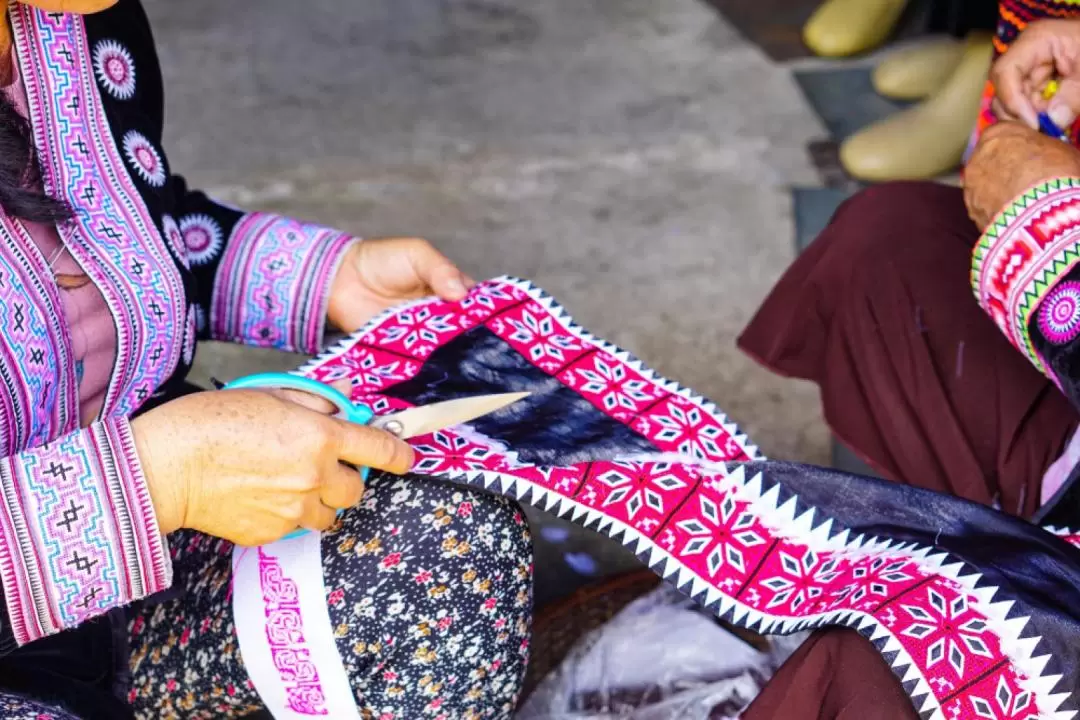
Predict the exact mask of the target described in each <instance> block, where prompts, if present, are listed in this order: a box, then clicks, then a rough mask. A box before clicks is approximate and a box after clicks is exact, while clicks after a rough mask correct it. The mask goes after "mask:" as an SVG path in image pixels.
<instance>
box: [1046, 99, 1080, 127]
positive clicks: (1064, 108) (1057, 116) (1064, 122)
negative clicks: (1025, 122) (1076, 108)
mask: <svg viewBox="0 0 1080 720" xmlns="http://www.w3.org/2000/svg"><path fill="white" fill-rule="evenodd" d="M1046 114H1047V115H1049V116H1050V119H1051V120H1053V121H1054V124H1055V125H1057V126H1058V127H1059V128H1061V129H1062V130H1067V129H1068V128H1069V126H1070V125H1072V123H1073V120H1074V119H1075V118H1074V116H1073V111H1072V109H1071V108H1069V106H1068V105H1064V104H1055V105H1051V106H1050V107H1049V108H1048V109H1047V111H1046Z"/></svg>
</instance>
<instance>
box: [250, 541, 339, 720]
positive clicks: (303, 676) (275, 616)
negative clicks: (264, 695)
mask: <svg viewBox="0 0 1080 720" xmlns="http://www.w3.org/2000/svg"><path fill="white" fill-rule="evenodd" d="M258 552H259V585H260V587H261V588H262V595H263V602H264V603H265V612H266V639H267V642H268V643H269V644H270V654H271V657H272V658H273V662H274V666H275V667H276V668H277V671H278V674H279V676H280V677H281V681H282V684H283V685H284V687H285V696H286V703H287V704H288V707H289V709H290V710H292V711H294V712H296V713H299V714H301V715H327V714H329V713H328V712H327V710H326V697H325V695H324V693H323V690H322V686H321V685H320V683H319V673H318V671H317V670H316V668H315V664H314V663H313V662H311V659H310V657H311V653H310V651H309V649H308V647H307V644H306V642H305V641H304V619H303V614H302V612H301V610H300V594H299V592H298V590H297V587H296V583H295V582H293V581H292V580H290V579H289V578H287V577H285V575H284V573H283V572H282V569H281V565H280V564H279V563H278V561H277V558H275V557H274V556H273V555H269V554H267V553H266V552H265V551H264V549H263V548H259V549H258Z"/></svg>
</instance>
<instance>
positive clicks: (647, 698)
mask: <svg viewBox="0 0 1080 720" xmlns="http://www.w3.org/2000/svg"><path fill="white" fill-rule="evenodd" d="M805 637H806V636H805V634H803V635H799V636H792V637H789V638H770V639H769V641H768V646H767V648H765V649H757V648H755V647H752V646H751V645H750V644H749V643H747V642H746V641H745V640H743V639H742V638H740V637H738V636H736V635H734V634H733V633H731V632H729V631H728V630H726V629H724V628H723V627H722V626H721V625H720V624H719V623H717V621H716V620H715V618H714V617H712V616H711V615H708V614H705V613H704V612H702V611H701V610H700V609H699V608H698V607H697V606H696V605H694V604H693V603H692V602H691V601H690V600H688V599H687V598H686V597H685V596H683V595H682V594H680V593H678V592H677V591H676V590H674V589H673V588H670V587H668V586H666V585H665V586H661V587H660V588H658V589H656V590H654V591H653V592H651V593H649V594H648V595H645V596H644V597H641V598H639V599H638V600H635V601H634V602H633V603H631V604H630V605H628V606H627V607H626V608H625V609H624V610H623V611H622V612H621V613H619V614H618V615H617V616H616V617H615V618H613V619H612V620H611V621H610V622H608V623H607V624H606V625H604V626H603V627H602V628H599V629H598V630H596V631H594V632H593V633H591V634H590V635H587V636H586V637H584V638H583V639H582V640H581V641H579V642H578V644H577V645H575V646H574V648H573V649H572V650H571V652H570V653H569V655H568V656H567V658H566V659H565V660H564V661H563V663H562V664H561V665H560V666H559V668H558V669H557V670H555V671H554V672H552V673H551V674H550V675H548V677H546V678H544V680H543V681H542V682H541V683H540V685H539V687H537V689H536V690H535V691H534V692H533V694H532V695H531V696H530V697H529V699H528V700H527V701H526V702H525V704H524V705H523V706H522V707H521V708H520V709H519V710H518V713H517V715H516V716H515V717H516V720H554V719H555V718H558V719H560V720H607V719H608V718H625V719H627V720H720V719H723V718H735V717H738V714H739V713H740V712H741V711H742V710H743V709H744V708H745V707H746V706H747V705H749V704H750V701H751V700H753V699H754V697H756V696H757V694H758V692H760V691H761V688H762V687H764V685H765V683H766V682H767V681H768V679H769V677H771V676H772V673H773V672H774V671H775V669H776V668H777V667H779V665H780V664H781V663H782V662H783V661H784V660H785V659H786V658H787V657H788V656H789V655H790V654H791V653H792V652H793V651H794V650H795V648H797V647H798V645H799V643H801V642H802V640H803V639H805Z"/></svg>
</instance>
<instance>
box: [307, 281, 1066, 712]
mask: <svg viewBox="0 0 1080 720" xmlns="http://www.w3.org/2000/svg"><path fill="white" fill-rule="evenodd" d="M480 324H484V325H485V326H486V327H488V328H489V329H491V330H492V331H493V332H495V333H496V334H497V335H499V336H500V337H502V338H503V339H504V340H506V341H507V342H510V343H512V344H514V345H515V347H516V348H517V349H518V351H519V352H520V353H521V354H522V356H523V357H527V358H530V359H531V360H532V362H534V363H535V364H537V365H538V366H539V367H543V368H544V369H545V370H546V371H547V372H548V373H549V374H551V375H552V376H555V377H558V378H559V379H560V380H561V381H562V382H563V383H564V384H566V385H567V386H569V387H572V388H574V389H575V390H576V391H577V392H579V393H580V394H581V395H582V396H583V397H585V398H588V399H589V400H590V401H591V402H592V403H593V405H595V406H596V407H597V408H598V409H600V410H602V411H603V412H606V413H608V414H610V415H611V416H612V417H616V418H618V419H620V420H621V421H622V422H624V423H626V424H629V425H630V426H632V427H634V428H635V429H637V430H638V431H639V432H641V433H642V434H643V435H645V436H646V437H649V438H650V439H651V440H652V441H653V442H654V443H655V444H656V445H657V446H658V447H659V448H660V449H661V450H662V451H665V452H667V453H669V454H663V455H660V454H658V455H656V456H649V457H633V458H617V459H614V460H610V461H601V462H592V463H581V464H577V465H571V466H566V467H542V466H536V465H530V464H526V463H522V462H520V460H519V458H518V457H516V456H515V455H513V454H512V453H506V452H501V451H500V450H499V449H497V448H495V447H493V445H492V444H491V443H486V442H482V441H480V440H478V439H476V438H473V437H472V436H471V435H470V434H468V433H458V432H454V431H444V432H439V433H434V434H432V435H429V436H427V437H423V438H416V439H415V440H414V441H413V443H414V448H415V450H416V452H417V461H416V465H415V466H414V468H413V470H414V472H418V473H421V474H425V475H432V476H436V477H439V478H444V479H451V480H454V481H457V482H462V483H467V484H470V485H474V486H476V487H479V488H483V489H487V490H490V491H493V492H498V493H501V494H504V495H507V496H509V497H513V498H516V499H518V500H520V501H522V502H528V503H530V504H532V505H534V506H536V507H538V508H540V509H542V510H547V511H550V512H554V513H556V514H558V515H560V516H563V517H567V518H568V519H571V520H572V521H574V522H577V523H579V524H581V525H583V526H585V527H588V528H592V529H595V530H597V531H598V532H602V533H604V534H606V535H608V536H610V537H612V538H614V539H616V540H619V541H620V542H622V543H623V544H624V545H626V546H627V547H629V548H630V549H632V550H633V551H634V552H636V553H637V554H638V556H639V557H641V558H642V559H643V560H645V561H646V562H648V564H649V565H650V567H652V568H653V569H655V570H656V571H657V572H658V573H659V574H661V575H662V576H663V577H665V578H667V579H668V580H669V581H671V582H672V583H673V584H675V585H676V586H677V587H679V588H680V589H682V590H683V591H684V592H686V593H687V594H688V595H690V596H691V597H693V598H695V599H696V600H697V601H698V602H700V603H701V604H702V605H703V606H705V607H708V608H710V609H711V610H712V611H713V612H715V613H716V614H717V615H720V616H723V617H725V618H728V619H730V620H732V621H733V622H735V623H737V624H739V625H742V626H746V627H750V628H752V629H754V630H758V631H761V632H764V633H768V632H782V633H789V632H795V631H798V630H803V629H809V628H814V627H820V626H824V625H846V626H848V627H851V628H854V629H857V630H858V631H860V632H861V633H862V634H864V635H866V636H868V637H869V638H870V639H871V640H872V641H874V642H875V643H876V644H877V645H878V647H879V648H880V649H881V650H882V652H883V654H884V656H885V657H886V658H888V661H889V662H890V663H891V665H892V667H893V668H894V670H895V671H896V672H897V673H898V674H899V675H900V676H901V677H902V679H903V680H904V682H905V684H906V687H907V688H908V689H909V692H910V694H911V697H912V699H913V701H914V702H915V704H916V708H917V709H918V710H919V711H920V712H921V713H924V714H926V715H927V716H936V715H937V714H938V713H942V714H943V716H944V717H949V718H976V717H982V718H1000V719H1006V718H1009V719H1012V718H1016V719H1017V720H1019V719H1020V718H1026V717H1029V716H1031V715H1033V714H1038V713H1050V712H1053V711H1055V710H1056V709H1057V708H1058V707H1060V705H1061V703H1062V702H1064V701H1065V700H1066V699H1067V697H1068V693H1062V694H1055V693H1054V690H1055V685H1056V682H1057V678H1056V677H1055V676H1051V675H1046V674H1045V659H1041V658H1037V657H1033V652H1034V649H1035V644H1036V642H1037V639H1032V638H1024V637H1021V635H1022V634H1023V632H1024V627H1025V625H1026V624H1027V619H1026V618H1024V617H1010V616H1009V612H1010V608H1011V607H1012V604H1011V603H1009V602H1006V601H1001V600H998V599H996V598H997V595H998V589H997V588H995V587H991V586H986V585H985V582H984V581H983V580H982V578H981V577H980V576H979V575H978V574H976V573H973V572H971V571H970V570H968V569H966V568H965V566H964V565H963V564H962V563H959V562H956V561H955V559H954V558H951V557H950V556H949V555H947V554H946V553H943V552H940V551H937V550H936V549H934V548H931V547H925V546H919V545H916V544H914V543H908V544H893V543H890V542H887V541H884V540H880V539H878V538H875V537H873V536H867V535H856V534H854V533H853V532H851V531H849V530H848V529H845V528H842V527H839V526H838V525H837V524H836V523H834V521H832V520H831V519H828V518H822V517H815V512H816V511H815V510H814V509H813V508H805V506H802V505H800V504H799V500H798V498H795V497H790V498H786V499H785V501H784V502H781V499H780V488H779V486H775V485H773V486H770V485H769V484H768V480H767V478H765V477H764V476H763V475H761V474H758V473H755V470H754V465H753V464H752V463H749V464H748V463H741V464H739V465H736V466H733V465H729V464H728V463H729V462H730V461H736V460H746V459H756V458H758V457H759V456H758V453H757V451H756V448H754V447H753V446H751V445H749V444H748V442H747V440H746V438H745V436H743V435H741V434H739V432H738V430H737V429H736V428H735V426H734V425H732V424H730V423H729V422H728V421H727V420H726V418H724V417H723V416H720V415H719V414H718V413H716V411H715V408H714V407H713V406H712V405H711V404H708V403H706V402H705V401H703V400H702V399H701V398H698V397H696V396H694V395H692V394H691V393H689V392H687V391H685V390H683V389H682V388H679V387H678V386H677V385H675V384H674V383H670V382H669V381H666V380H664V379H662V378H658V377H657V376H656V375H655V374H653V373H652V372H651V371H649V370H648V369H646V368H644V367H643V366H642V365H641V363H640V362H638V361H637V360H635V359H633V358H631V357H630V356H628V355H627V354H626V353H624V352H622V351H620V350H618V349H617V348H614V347H612V346H610V345H608V344H606V343H603V342H602V341H598V340H596V339H594V338H592V337H591V336H590V335H588V334H587V333H585V332H584V331H583V330H581V329H580V328H579V327H577V326H576V325H574V324H573V323H572V321H570V320H569V318H568V317H566V315H565V314H564V313H563V311H562V310H561V308H559V307H558V306H557V305H556V304H555V303H554V302H553V301H552V300H551V298H549V297H548V296H546V295H545V294H544V293H543V292H542V291H540V290H538V289H537V288H534V287H532V286H531V285H529V284H528V283H526V282H523V281H519V280H513V279H500V280H497V281H491V282H489V283H486V284H484V285H483V286H481V287H480V288H478V289H477V290H476V291H474V292H473V293H472V294H471V295H470V296H469V297H468V298H467V299H466V300H465V301H463V302H461V303H445V302H442V301H439V300H426V301H422V302H419V303H416V304H414V305H413V306H411V307H409V308H406V309H404V310H400V309H399V310H395V311H392V312H390V313H387V314H385V315H384V316H382V317H380V318H378V319H376V320H375V321H373V322H372V323H371V325H370V326H369V327H368V328H367V329H366V330H365V331H363V332H362V333H360V334H359V335H357V336H355V337H353V338H350V339H349V340H347V341H345V342H343V343H342V344H341V345H340V346H339V347H338V348H336V349H334V350H332V351H330V352H328V353H327V354H326V355H324V356H323V357H320V358H318V359H317V360H315V361H313V362H312V363H310V364H309V365H308V366H306V367H305V368H304V370H303V371H304V372H305V374H307V375H309V376H311V377H315V378H317V379H320V380H324V381H326V380H334V379H338V378H341V377H353V378H355V379H357V380H359V381H360V383H361V384H360V385H359V386H357V388H356V390H355V393H354V396H355V397H357V398H358V399H360V398H362V399H363V400H364V401H366V402H368V403H369V404H371V405H372V406H373V407H374V408H375V409H376V410H377V411H378V412H387V411H389V410H390V409H391V408H393V407H400V406H401V404H402V402H401V401H400V400H397V399H395V398H392V397H389V396H386V395H384V394H382V393H383V392H384V391H385V390H386V389H387V388H388V387H390V386H391V385H394V384H397V383H399V382H402V381H404V380H408V379H409V378H412V377H415V375H416V374H417V373H418V372H419V370H420V368H421V366H422V364H423V361H424V359H426V358H427V357H429V356H430V355H431V353H432V352H434V350H435V348H436V347H438V346H441V345H444V344H445V343H446V342H448V341H449V340H450V339H452V338H453V337H455V336H457V335H459V334H460V333H462V332H465V331H466V330H468V329H470V328H472V327H476V326H477V325H480ZM597 360H599V362H597ZM511 450H512V449H511Z"/></svg>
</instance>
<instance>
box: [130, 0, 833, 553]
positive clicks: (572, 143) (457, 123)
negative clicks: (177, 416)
mask: <svg viewBox="0 0 1080 720" xmlns="http://www.w3.org/2000/svg"><path fill="white" fill-rule="evenodd" d="M147 6H148V11H149V12H150V14H151V16H152V19H153V21H154V23H155V28H156V33H157V37H158V41H159V45H160V52H161V57H162V62H163V64H164V71H165V76H166V85H167V90H168V104H167V118H168V131H167V143H168V149H169V152H170V157H171V160H172V164H173V166H174V167H175V168H176V169H178V170H179V171H181V172H183V173H185V174H186V175H188V177H189V178H190V179H191V180H192V181H194V182H195V183H196V184H198V185H201V186H203V187H207V188H208V189H210V190H211V191H212V192H213V193H215V194H216V195H217V196H218V197H220V198H222V199H224V200H227V201H230V202H233V203H236V204H241V205H244V206H246V207H251V208H261V209H273V210H278V211H283V212H288V213H292V214H295V215H297V216H301V217H305V218H308V219H312V220H317V221H320V222H323V223H327V224H334V225H336V226H338V227H342V228H344V229H348V230H351V231H354V232H357V233H360V234H364V235H367V236H375V235H387V234H408V235H422V236H426V237H428V238H430V239H431V240H433V241H434V242H436V243H437V244H438V245H439V246H440V247H442V248H443V249H444V250H445V252H447V253H448V254H449V255H451V256H452V257H454V258H455V259H456V260H457V261H458V262H460V264H461V265H462V266H463V267H464V268H465V269H467V270H468V271H469V272H470V273H472V274H473V275H474V276H476V277H488V276H493V275H497V274H502V273H512V274H516V275H520V276H523V277H527V278H529V279H532V280H533V281H535V282H537V283H538V284H540V285H541V286H543V287H544V288H546V289H547V290H549V291H550V292H551V293H552V294H553V295H555V296H556V297H557V298H558V299H559V300H561V301H562V302H563V304H564V305H566V306H567V307H568V308H569V309H570V311H571V312H572V313H573V314H574V315H575V316H576V317H577V319H578V320H580V321H581V322H582V323H583V324H584V325H586V326H587V327H588V328H590V329H591V330H593V331H594V332H595V333H597V334H599V335H601V336H603V337H606V338H608V339H610V340H611V341H613V342H616V343H618V344H620V345H622V346H623V347H625V348H627V349H629V350H631V351H633V352H635V353H636V354H638V355H639V356H640V357H641V358H642V359H644V360H645V361H646V362H647V363H649V364H651V365H652V366H653V367H655V368H657V369H658V370H659V371H661V372H662V373H664V374H665V375H668V376H669V377H672V378H675V379H677V380H679V381H681V382H682V383H684V384H686V385H689V386H691V387H693V388H695V389H696V390H698V391H699V392H701V393H703V394H705V395H707V396H709V397H710V398H712V399H714V400H715V401H716V402H717V403H718V404H719V405H720V406H721V407H722V408H724V409H725V410H726V411H727V412H728V413H729V414H730V415H731V416H732V417H733V418H734V419H736V420H737V421H738V422H739V423H741V424H742V426H743V427H744V429H746V430H747V431H748V432H750V433H751V436H752V437H753V438H754V439H755V440H756V442H757V443H758V444H759V445H760V446H761V447H762V448H763V450H764V451H765V452H766V453H768V454H769V455H773V456H778V457H788V458H800V459H807V460H811V461H821V462H825V461H826V460H827V458H828V447H827V445H828V443H827V434H826V432H825V430H824V428H823V426H822V425H821V423H820V420H819V409H818V406H817V400H816V394H815V393H814V392H813V391H812V389H811V388H809V387H806V386H803V385H800V384H798V383H792V382H788V381H782V380H780V379H777V378H774V377H772V376H770V375H768V374H767V373H765V372H763V371H761V370H759V369H757V368H756V367H755V366H753V365H752V364H751V363H750V362H749V361H748V360H747V359H746V358H744V357H743V356H742V355H741V354H740V353H739V352H738V351H737V350H736V348H735V346H734V339H735V335H736V333H737V332H738V330H739V329H740V328H741V326H742V325H743V324H744V323H745V322H746V320H747V319H748V318H749V315H750V313H751V312H752V311H753V309H754V308H755V307H756V305H757V303H758V301H759V300H760V299H761V298H762V296H763V295H764V294H765V292H766V291H767V289H768V288H769V287H770V285H771V283H772V282H773V280H774V279H775V278H776V277H777V276H778V275H779V273H780V272H781V271H782V270H783V269H784V267H785V266H786V264H787V263H788V262H789V261H790V259H791V257H792V256H793V244H792V233H793V231H792V219H791V206H790V198H789V193H788V191H787V186H788V185H789V184H815V183H816V178H815V176H814V174H813V172H812V170H811V167H810V165H809V162H808V160H807V158H806V155H805V152H804V145H805V143H806V142H807V141H808V140H809V139H811V138H815V137H821V136H822V135H823V131H822V129H821V127H820V126H819V124H818V121H817V119H816V118H815V116H814V115H813V114H812V113H811V111H810V110H809V108H807V107H806V106H805V104H804V103H803V101H802V99H801V96H800V94H799V91H798V90H797V88H796V86H795V84H794V82H793V80H792V78H791V76H790V73H789V72H788V71H787V70H785V69H784V68H781V67H778V66H776V65H774V64H772V63H770V62H769V61H768V60H766V59H765V57H764V56H763V55H761V54H760V53H759V52H758V51H757V50H756V49H755V48H753V47H752V46H750V45H749V44H748V43H747V42H745V41H744V40H743V39H742V38H740V37H739V36H738V35H736V34H735V33H734V32H733V31H732V30H731V29H730V28H729V27H728V26H727V25H726V24H725V23H724V22H723V21H722V20H720V19H718V18H717V17H716V15H715V14H714V13H713V12H712V11H711V10H710V9H708V8H707V7H705V6H704V5H702V4H699V3H698V2H696V0H497V1H496V0H364V1H363V2H358V1H357V0H310V1H309V2H296V1H295V0H260V1H258V2H256V0H231V1H230V2H227V3H226V2H212V1H211V0H185V1H184V2H177V1H176V0H148V2H147ZM199 362H200V367H199V371H198V372H199V375H200V376H201V377H205V376H206V375H208V374H210V373H214V374H217V375H218V376H221V377H229V376H232V375H235V374H238V373H240V372H242V371H245V370H250V369H252V368H253V367H255V366H259V367H286V366H288V365H289V364H291V363H292V362H293V359H290V358H280V357H270V356H267V355H265V354H251V353H248V352H240V351H238V350H237V349H235V348H223V347H214V348H207V349H204V350H203V351H202V352H201V355H200V361H199ZM605 552H606V551H605Z"/></svg>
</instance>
